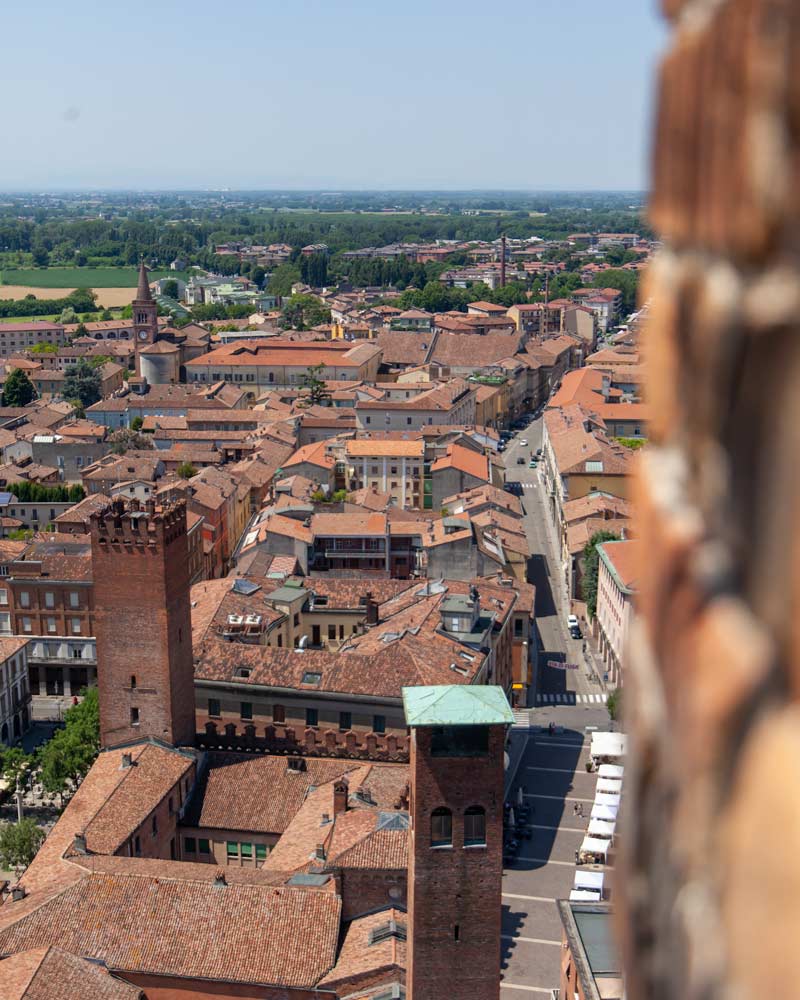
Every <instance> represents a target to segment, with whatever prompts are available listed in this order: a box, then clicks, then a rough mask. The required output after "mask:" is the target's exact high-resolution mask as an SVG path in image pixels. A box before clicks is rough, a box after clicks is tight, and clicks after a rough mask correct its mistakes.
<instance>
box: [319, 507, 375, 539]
mask: <svg viewBox="0 0 800 1000" xmlns="http://www.w3.org/2000/svg"><path fill="white" fill-rule="evenodd" d="M386 529H387V525H386V515H385V514H383V513H381V512H379V511H364V512H363V513H362V512H361V511H358V512H350V513H339V514H314V516H313V517H312V518H311V533H312V535H314V536H315V537H317V538H320V537H323V538H324V537H334V536H351V535H385V534H386Z"/></svg>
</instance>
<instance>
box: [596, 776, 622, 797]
mask: <svg viewBox="0 0 800 1000" xmlns="http://www.w3.org/2000/svg"><path fill="white" fill-rule="evenodd" d="M595 791H596V792H608V793H609V794H611V795H619V794H620V793H621V792H622V782H621V781H618V780H617V779H616V778H600V780H599V781H598V782H597V787H596V788H595Z"/></svg>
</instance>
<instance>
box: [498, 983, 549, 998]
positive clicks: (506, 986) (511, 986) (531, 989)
mask: <svg viewBox="0 0 800 1000" xmlns="http://www.w3.org/2000/svg"><path fill="white" fill-rule="evenodd" d="M500 989H501V990H525V991H526V992H527V993H547V994H548V995H549V996H552V995H553V991H552V990H546V989H545V988H544V986H520V985H519V984H518V983H507V982H506V981H505V980H501V981H500Z"/></svg>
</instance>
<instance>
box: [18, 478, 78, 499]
mask: <svg viewBox="0 0 800 1000" xmlns="http://www.w3.org/2000/svg"><path fill="white" fill-rule="evenodd" d="M8 491H9V492H10V493H13V494H14V496H15V497H16V498H17V500H20V501H21V502H24V503H79V502H80V501H81V500H83V498H84V497H85V496H86V491H85V490H84V488H83V487H82V486H81V484H80V483H73V484H72V485H71V486H43V485H42V484H41V483H33V482H31V481H30V480H29V479H20V480H19V482H16V483H11V484H10V485H9V486H8Z"/></svg>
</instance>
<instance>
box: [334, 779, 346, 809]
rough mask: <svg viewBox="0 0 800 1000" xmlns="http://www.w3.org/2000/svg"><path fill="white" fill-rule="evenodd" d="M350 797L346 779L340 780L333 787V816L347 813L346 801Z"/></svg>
mask: <svg viewBox="0 0 800 1000" xmlns="http://www.w3.org/2000/svg"><path fill="white" fill-rule="evenodd" d="M349 797H350V788H349V785H348V783H347V778H340V779H339V780H338V781H336V782H334V785H333V815H334V816H338V815H339V814H340V813H343V812H346V811H347V800H348V798H349Z"/></svg>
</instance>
